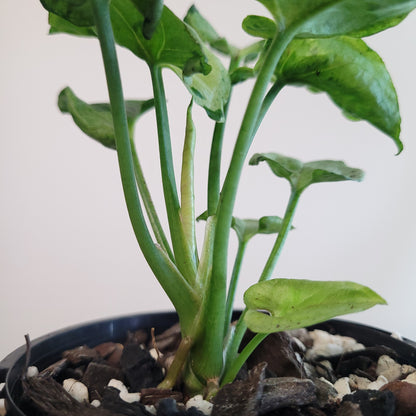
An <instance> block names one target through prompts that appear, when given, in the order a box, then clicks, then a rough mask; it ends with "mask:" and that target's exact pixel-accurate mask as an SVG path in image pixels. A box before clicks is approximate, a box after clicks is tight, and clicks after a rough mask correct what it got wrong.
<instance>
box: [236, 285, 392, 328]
mask: <svg viewBox="0 0 416 416" xmlns="http://www.w3.org/2000/svg"><path fill="white" fill-rule="evenodd" d="M244 302H245V304H246V306H247V308H248V311H247V313H246V315H245V318H244V321H245V323H246V325H247V326H248V328H249V329H250V330H251V331H253V332H258V333H272V332H279V331H288V330H291V329H296V328H301V327H304V326H309V325H313V324H316V323H318V322H322V321H326V320H327V319H330V318H334V317H336V316H339V315H345V314H348V313H354V312H359V311H363V310H365V309H368V308H371V307H372V306H375V305H378V304H380V305H385V304H386V301H385V300H384V299H383V298H382V297H381V296H379V295H378V294H377V293H375V292H374V291H372V290H371V289H369V288H368V287H366V286H363V285H360V284H358V283H353V282H338V281H312V280H301V279H273V280H268V281H264V282H260V283H257V284H255V285H253V286H251V287H250V288H249V289H248V290H247V291H246V292H245V294H244ZM262 311H265V312H266V313H264V312H262Z"/></svg>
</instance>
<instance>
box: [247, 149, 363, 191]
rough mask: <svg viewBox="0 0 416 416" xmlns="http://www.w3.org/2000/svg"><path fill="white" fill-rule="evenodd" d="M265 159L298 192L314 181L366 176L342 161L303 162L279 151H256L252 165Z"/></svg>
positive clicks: (358, 179)
mask: <svg viewBox="0 0 416 416" xmlns="http://www.w3.org/2000/svg"><path fill="white" fill-rule="evenodd" d="M263 161H264V162H266V163H267V165H268V166H269V167H270V169H271V170H272V172H273V173H274V174H275V175H276V176H279V177H280V178H285V179H287V180H288V181H289V182H290V184H291V186H292V189H294V190H296V191H297V192H302V191H303V190H304V189H306V188H307V187H308V186H309V185H311V184H313V183H319V182H339V181H361V180H362V179H363V177H364V172H363V171H362V170H360V169H356V168H350V167H348V166H347V165H346V164H345V163H344V162H342V161H337V160H317V161H315V162H308V163H302V162H301V161H300V160H297V159H293V158H290V157H287V156H282V155H279V154H277V153H256V154H255V155H253V156H252V158H251V159H250V165H258V164H259V163H260V162H263Z"/></svg>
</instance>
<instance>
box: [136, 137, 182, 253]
mask: <svg viewBox="0 0 416 416" xmlns="http://www.w3.org/2000/svg"><path fill="white" fill-rule="evenodd" d="M131 153H132V157H133V164H134V174H135V176H136V182H137V186H138V188H139V192H140V196H141V197H142V200H143V205H144V208H145V209H146V213H147V216H148V218H149V222H150V225H151V227H152V230H153V233H154V235H155V238H156V241H157V242H158V243H159V245H160V246H161V247H162V248H163V249H164V250H165V252H166V254H167V255H168V256H169V258H170V259H171V261H174V260H175V259H174V257H173V253H172V251H171V249H170V246H169V242H168V240H167V238H166V235H165V233H164V232H163V228H162V225H161V224H160V221H159V217H158V216H157V213H156V209H155V206H154V204H153V201H152V197H151V196H150V192H149V188H148V187H147V183H146V180H145V178H144V175H143V170H142V167H141V164H140V161H139V157H138V155H137V152H136V147H135V145H134V142H133V140H131Z"/></svg>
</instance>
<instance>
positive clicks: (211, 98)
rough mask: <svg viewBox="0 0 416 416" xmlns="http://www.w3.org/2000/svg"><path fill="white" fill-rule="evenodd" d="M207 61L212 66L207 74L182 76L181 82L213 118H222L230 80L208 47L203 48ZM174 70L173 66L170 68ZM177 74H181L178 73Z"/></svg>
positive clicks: (218, 119)
mask: <svg viewBox="0 0 416 416" xmlns="http://www.w3.org/2000/svg"><path fill="white" fill-rule="evenodd" d="M204 51H205V54H206V56H207V59H208V63H209V65H210V67H211V68H212V70H211V72H210V73H209V74H208V75H203V74H193V75H191V76H183V77H182V79H183V82H184V84H185V86H186V87H187V89H188V90H189V92H190V93H191V94H192V96H193V98H194V101H195V102H196V103H197V104H198V105H200V106H201V107H203V108H204V109H205V111H206V112H207V114H208V116H209V117H211V118H212V119H213V120H215V121H218V122H222V121H223V120H224V114H225V113H224V110H225V106H226V104H227V102H228V100H229V98H230V93H231V81H230V77H229V75H228V72H227V70H226V69H225V68H224V66H223V65H222V63H221V61H220V60H219V59H218V58H217V57H216V56H215V55H214V54H213V53H212V52H210V51H209V50H208V49H204ZM172 69H173V70H175V68H172ZM178 76H181V74H179V73H178Z"/></svg>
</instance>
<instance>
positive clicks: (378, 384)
mask: <svg viewBox="0 0 416 416" xmlns="http://www.w3.org/2000/svg"><path fill="white" fill-rule="evenodd" d="M388 382H389V381H388V380H387V378H386V377H384V376H378V377H377V380H376V381H372V382H371V383H370V384H369V385H368V386H367V390H380V389H381V388H382V387H383V386H384V385H385V384H387V383H388Z"/></svg>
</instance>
